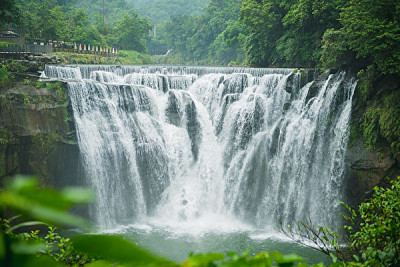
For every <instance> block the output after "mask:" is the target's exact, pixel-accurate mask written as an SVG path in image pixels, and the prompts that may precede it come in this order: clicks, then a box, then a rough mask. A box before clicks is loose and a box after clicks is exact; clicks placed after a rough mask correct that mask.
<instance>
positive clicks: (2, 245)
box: [0, 231, 6, 259]
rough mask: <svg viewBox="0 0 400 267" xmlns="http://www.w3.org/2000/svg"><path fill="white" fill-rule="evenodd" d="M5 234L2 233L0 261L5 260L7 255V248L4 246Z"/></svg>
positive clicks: (0, 236) (0, 237)
mask: <svg viewBox="0 0 400 267" xmlns="http://www.w3.org/2000/svg"><path fill="white" fill-rule="evenodd" d="M4 241H5V240H4V233H3V231H0V259H3V258H4V256H5V254H6V248H5V246H4Z"/></svg>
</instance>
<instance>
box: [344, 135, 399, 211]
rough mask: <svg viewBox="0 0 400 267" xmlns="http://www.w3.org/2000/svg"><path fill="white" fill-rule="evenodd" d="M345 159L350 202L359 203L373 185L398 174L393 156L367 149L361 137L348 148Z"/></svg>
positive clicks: (378, 184)
mask: <svg viewBox="0 0 400 267" xmlns="http://www.w3.org/2000/svg"><path fill="white" fill-rule="evenodd" d="M346 161H347V164H348V170H347V171H348V186H347V188H348V194H347V195H348V196H349V198H350V203H354V204H359V203H361V202H362V201H363V200H364V199H365V198H367V197H369V196H370V195H371V193H372V191H373V188H374V187H375V186H384V185H386V183H387V181H386V180H385V178H390V177H395V176H398V175H400V171H399V170H400V168H399V166H398V163H397V162H396V160H395V159H394V158H392V157H389V156H387V155H386V156H384V155H383V154H380V153H378V152H371V151H367V150H366V148H365V147H364V144H363V142H362V140H361V139H360V140H358V141H357V142H356V144H355V145H353V146H352V147H351V148H349V149H348V151H347V157H346Z"/></svg>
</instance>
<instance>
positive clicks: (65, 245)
mask: <svg viewBox="0 0 400 267" xmlns="http://www.w3.org/2000/svg"><path fill="white" fill-rule="evenodd" d="M24 224H25V225H23V226H28V225H27V224H29V226H30V225H38V224H40V222H32V223H31V222H28V223H24ZM48 229H49V230H48V231H47V233H46V234H45V235H44V236H41V235H40V234H41V233H40V231H39V230H34V231H31V232H29V233H26V232H24V233H21V234H13V233H12V232H11V230H6V232H7V233H10V234H11V235H13V236H14V237H16V238H18V239H20V240H26V241H36V242H37V243H38V244H41V245H42V247H41V250H40V252H39V254H40V255H48V256H49V257H50V258H52V259H54V260H55V261H57V262H62V263H64V264H66V265H78V266H82V265H85V264H88V263H89V262H91V261H92V260H93V259H92V258H90V257H89V256H87V255H86V254H83V253H82V252H81V251H78V250H77V249H76V248H75V247H74V246H73V243H72V242H71V240H70V238H66V237H63V236H61V235H60V234H59V233H58V232H57V228H56V227H53V226H49V227H48Z"/></svg>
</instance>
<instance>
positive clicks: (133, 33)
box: [114, 11, 150, 52]
mask: <svg viewBox="0 0 400 267" xmlns="http://www.w3.org/2000/svg"><path fill="white" fill-rule="evenodd" d="M149 29H150V28H149V25H148V23H147V20H146V19H142V18H140V17H139V15H138V14H137V13H136V12H134V11H131V12H130V13H129V14H125V15H124V16H123V17H122V18H121V19H120V20H119V21H118V23H117V25H116V26H115V29H114V30H115V31H116V32H117V33H118V36H117V37H116V40H117V43H118V44H119V45H120V46H121V48H122V49H125V50H135V51H138V52H145V51H146V43H145V37H146V36H147V34H148V31H149Z"/></svg>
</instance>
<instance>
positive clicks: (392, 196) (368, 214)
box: [345, 177, 400, 266]
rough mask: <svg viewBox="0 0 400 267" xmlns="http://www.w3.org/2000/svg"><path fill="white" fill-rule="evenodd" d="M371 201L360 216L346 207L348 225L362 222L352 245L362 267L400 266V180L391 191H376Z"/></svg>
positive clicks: (349, 227)
mask: <svg viewBox="0 0 400 267" xmlns="http://www.w3.org/2000/svg"><path fill="white" fill-rule="evenodd" d="M374 191H375V192H374V195H373V196H372V198H371V199H370V200H368V201H366V202H364V203H362V204H361V205H360V206H359V208H358V216H359V217H358V218H357V213H356V212H355V211H354V210H352V209H351V208H349V207H348V206H347V209H348V211H349V215H347V216H345V219H347V220H348V221H349V222H353V223H354V222H355V221H356V220H357V219H359V220H360V223H359V226H360V230H359V231H355V230H354V228H353V227H352V226H347V227H346V229H347V230H348V231H349V232H350V234H351V235H350V242H352V246H353V249H354V250H355V251H357V252H358V253H357V254H358V255H359V256H357V257H355V258H356V260H357V261H360V262H362V263H363V266H398V265H399V264H400V232H399V229H400V201H399V199H400V177H398V178H397V179H396V180H394V181H391V185H390V187H388V188H380V187H375V188H374Z"/></svg>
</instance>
